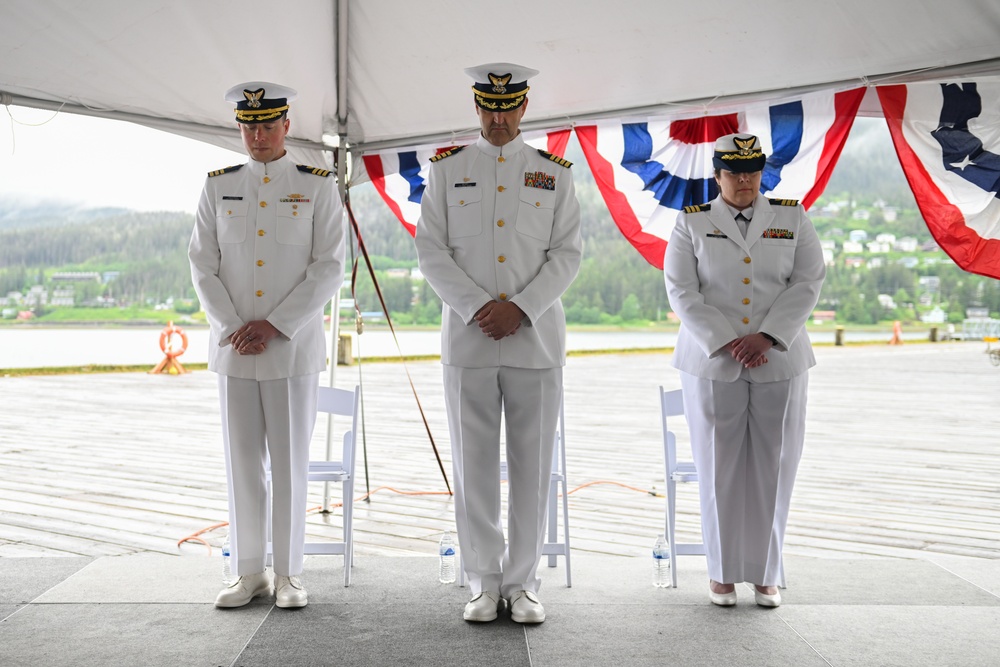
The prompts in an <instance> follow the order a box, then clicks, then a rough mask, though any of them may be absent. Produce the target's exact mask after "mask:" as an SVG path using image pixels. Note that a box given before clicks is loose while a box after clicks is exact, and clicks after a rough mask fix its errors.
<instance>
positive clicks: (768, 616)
mask: <svg viewBox="0 0 1000 667" xmlns="http://www.w3.org/2000/svg"><path fill="white" fill-rule="evenodd" d="M527 637H528V648H529V649H530V651H531V660H532V665H533V666H534V667H559V666H563V665H565V666H567V667H569V666H573V667H579V666H580V665H623V666H624V665H628V666H629V667H632V666H635V667H645V666H646V665H657V666H661V665H665V664H680V665H684V666H685V667H692V666H698V665H711V666H712V667H716V666H718V665H726V666H727V667H731V666H732V667H751V666H753V667H774V666H775V665H795V666H796V667H813V666H815V667H829V666H828V665H827V663H826V662H824V661H823V659H822V658H821V657H820V656H819V655H818V654H817V653H816V652H815V651H814V650H813V649H812V648H810V647H809V645H808V644H807V643H806V642H804V641H802V639H800V638H799V637H798V636H797V635H796V634H795V632H793V631H792V630H791V629H790V628H789V627H788V626H787V625H785V623H783V622H782V621H781V619H780V618H779V617H778V616H777V615H775V614H774V613H773V612H772V611H767V610H763V609H760V608H758V607H757V606H756V605H752V606H750V605H744V604H742V603H741V604H740V605H738V606H736V607H731V608H726V609H723V608H721V607H714V606H712V605H711V604H707V605H706V606H703V607H690V606H685V607H668V606H664V605H650V604H643V605H635V606H632V607H627V608H623V607H611V608H602V607H599V606H589V605H562V606H555V607H553V608H551V610H550V609H549V608H548V607H547V608H546V619H545V623H543V624H542V625H540V626H536V627H531V628H528V629H527Z"/></svg>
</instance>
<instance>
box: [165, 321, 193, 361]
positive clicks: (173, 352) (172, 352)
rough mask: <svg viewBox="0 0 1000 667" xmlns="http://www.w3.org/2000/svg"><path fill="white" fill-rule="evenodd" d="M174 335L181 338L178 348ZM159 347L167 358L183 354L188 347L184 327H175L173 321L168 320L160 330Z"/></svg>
mask: <svg viewBox="0 0 1000 667" xmlns="http://www.w3.org/2000/svg"><path fill="white" fill-rule="evenodd" d="M176 336H180V339H181V345H180V349H179V350H178V349H177V344H176V342H175V340H176ZM160 349H161V350H162V351H163V354H165V355H167V358H168V359H175V358H177V357H179V356H181V355H182V354H184V352H185V351H186V350H187V349H188V337H187V334H186V333H184V329H181V328H180V327H175V326H174V323H173V322H169V323H168V324H167V326H166V327H165V328H164V329H163V331H161V332H160Z"/></svg>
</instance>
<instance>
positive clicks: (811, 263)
mask: <svg viewBox="0 0 1000 667" xmlns="http://www.w3.org/2000/svg"><path fill="white" fill-rule="evenodd" d="M774 201H775V202H776V203H772V202H771V201H770V200H768V199H767V198H766V197H764V196H762V195H759V194H758V195H757V198H756V200H755V201H754V203H753V210H754V213H753V220H751V222H750V225H749V229H748V230H747V236H746V239H744V238H743V235H742V233H740V230H739V227H738V225H737V223H736V221H735V220H733V216H732V214H731V213H730V211H729V208H728V207H727V206H726V203H725V202H724V201H723V200H722V197H721V196H720V197H717V198H716V199H715V200H714V201H712V202H711V203H710V204H709V205H707V206H706V207H710V208H709V210H700V211H697V212H692V213H681V214H680V215H679V216H678V218H677V225H676V226H675V227H674V231H673V233H672V234H671V236H670V242H669V243H668V244H667V251H666V256H665V258H664V263H663V264H664V265H663V275H664V279H665V281H666V286H667V296H668V297H669V300H670V306H671V308H673V310H674V312H676V313H677V315H678V316H679V317H680V321H681V329H680V333H679V334H678V337H677V346H676V348H675V350H674V354H673V364H674V367H676V368H677V369H679V370H681V371H684V372H685V373H689V374H691V375H696V376H698V377H703V378H708V379H711V380H721V381H724V382H734V381H735V380H736V379H737V378H739V377H740V374H741V372H742V371H743V366H742V364H740V363H739V362H737V361H736V360H734V359H733V358H732V357H731V356H730V355H729V354H728V353H725V352H724V351H723V350H722V348H723V346H725V345H726V343H728V342H730V341H731V340H733V339H735V338H740V337H742V336H746V335H747V334H752V333H759V332H762V333H767V334H770V335H771V336H772V337H774V338H775V339H776V340H777V344H776V345H775V346H774V347H773V348H772V349H771V350H770V351H769V352H768V353H767V355H766V356H767V359H768V363H766V364H763V365H762V366H759V367H757V368H752V369H749V379H750V381H751V382H774V381H777V380H787V379H788V378H791V377H794V376H796V375H799V374H800V373H803V372H805V371H806V370H808V369H809V368H810V367H812V366H814V365H815V364H816V359H815V357H814V356H813V352H812V345H811V344H810V342H809V336H808V334H806V330H805V323H806V321H807V320H808V319H809V317H810V315H811V314H812V311H813V309H814V308H815V307H816V303H817V301H818V300H819V292H820V288H821V287H822V286H823V279H824V278H825V277H826V266H825V264H824V262H823V252H822V250H821V248H820V244H819V238H818V237H817V236H816V230H815V229H814V228H813V225H812V222H810V220H809V218H808V217H806V213H805V210H804V209H803V208H802V206H801V205H799V204H798V203H797V202H794V201H791V200H774ZM777 202H781V203H780V204H779V203H777Z"/></svg>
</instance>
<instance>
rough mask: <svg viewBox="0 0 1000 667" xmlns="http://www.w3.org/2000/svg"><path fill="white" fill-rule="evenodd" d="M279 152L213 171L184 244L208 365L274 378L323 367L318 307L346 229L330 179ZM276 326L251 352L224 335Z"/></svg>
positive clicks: (338, 276) (334, 275)
mask: <svg viewBox="0 0 1000 667" xmlns="http://www.w3.org/2000/svg"><path fill="white" fill-rule="evenodd" d="M329 174H330V172H328V171H326V170H324V169H313V168H312V167H308V168H305V167H303V168H302V169H300V168H298V167H297V166H296V165H295V164H293V163H292V162H291V160H290V159H289V158H288V156H287V155H285V156H283V157H281V158H279V159H277V160H274V161H273V162H267V163H263V162H257V161H255V160H250V162H249V163H248V164H247V165H243V166H240V167H231V168H229V169H225V170H220V171H218V172H212V173H211V174H209V177H208V179H207V180H206V182H205V189H204V190H203V191H202V195H201V202H200V203H199V204H198V214H197V217H196V220H195V226H194V232H193V233H192V235H191V243H190V246H189V248H188V256H189V258H190V260H191V275H192V278H193V280H194V287H195V291H196V292H197V293H198V298H199V299H200V300H201V306H202V308H203V309H204V310H205V313H206V314H207V315H208V322H209V324H210V325H211V336H210V344H209V356H208V368H209V370H212V371H215V372H216V373H220V374H223V375H230V376H234V377H239V378H245V379H248V380H275V379H278V378H288V377H295V376H298V375H305V374H307V373H319V372H321V371H323V370H324V369H325V368H326V336H325V334H324V328H323V307H324V305H325V304H326V303H327V302H328V301H329V300H330V299H331V298H332V297H333V295H334V293H336V291H337V290H339V289H340V286H341V284H342V283H343V281H344V250H345V226H344V212H343V207H342V205H341V202H340V196H339V195H338V193H337V191H336V179H334V178H327V176H329ZM263 319H266V320H267V321H268V322H270V323H271V324H272V325H274V327H275V328H276V329H277V330H278V331H279V332H281V335H280V336H277V337H275V338H274V339H272V340H271V341H270V342H269V343H268V344H267V350H265V351H264V352H263V353H262V354H259V355H246V356H241V355H239V354H237V353H236V352H235V351H234V350H233V347H232V345H230V343H229V337H230V336H231V335H232V334H233V333H234V332H235V331H236V330H237V329H239V328H240V327H241V326H243V324H245V323H246V322H249V321H251V320H263Z"/></svg>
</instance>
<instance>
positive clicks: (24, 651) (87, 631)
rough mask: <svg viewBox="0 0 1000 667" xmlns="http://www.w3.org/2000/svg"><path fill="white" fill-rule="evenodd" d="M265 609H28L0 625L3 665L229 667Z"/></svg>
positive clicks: (184, 606)
mask: <svg viewBox="0 0 1000 667" xmlns="http://www.w3.org/2000/svg"><path fill="white" fill-rule="evenodd" d="M270 611H271V607H265V606H253V605H251V606H248V607H244V608H242V609H239V610H228V611H225V612H223V611H221V610H217V609H215V608H214V607H212V606H211V605H188V604H182V605H174V604H58V605H56V604H32V605H28V606H27V607H25V608H23V609H21V610H20V611H18V612H17V614H15V615H14V616H13V617H11V618H9V619H8V620H6V621H5V622H4V623H2V624H0V664H2V665H4V667H39V666H40V665H44V666H45V667H62V666H64V665H65V666H66V667H81V666H88V667H89V666H90V665H94V666H98V665H99V666H101V667H118V666H122V667H125V666H128V667H132V666H134V665H144V666H146V667H159V666H161V665H162V666H163V667H176V665H192V666H197V665H206V666H207V665H230V664H232V662H233V660H234V659H235V658H236V656H237V655H238V654H239V652H240V650H241V649H242V648H243V647H244V646H245V645H246V642H247V641H248V640H249V639H250V637H251V636H252V635H253V633H254V631H255V630H256V629H257V628H258V627H259V626H260V623H261V621H262V620H263V619H264V617H265V616H267V614H268V613H269V612H270Z"/></svg>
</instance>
